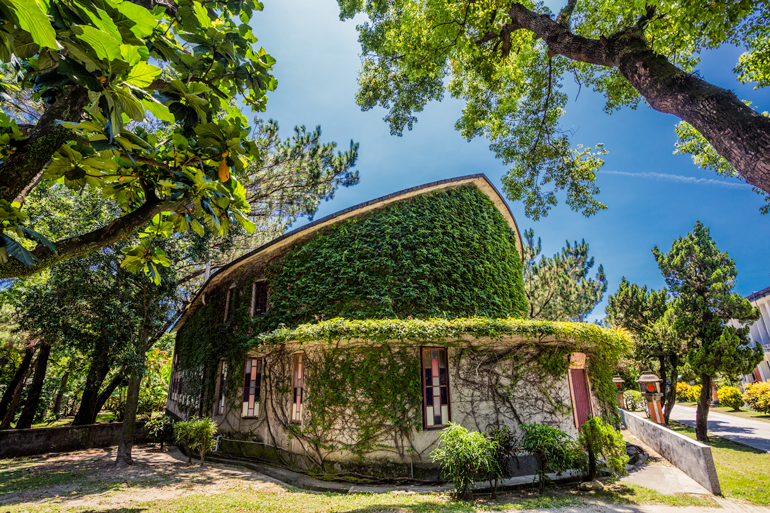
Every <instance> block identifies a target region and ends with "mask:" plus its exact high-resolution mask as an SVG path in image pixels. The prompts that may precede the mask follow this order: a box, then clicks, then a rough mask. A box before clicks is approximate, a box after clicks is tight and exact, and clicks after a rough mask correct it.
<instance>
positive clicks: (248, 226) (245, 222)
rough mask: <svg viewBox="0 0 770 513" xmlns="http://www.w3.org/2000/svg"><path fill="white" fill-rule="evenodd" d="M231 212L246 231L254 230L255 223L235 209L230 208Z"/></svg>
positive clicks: (252, 231) (251, 231)
mask: <svg viewBox="0 0 770 513" xmlns="http://www.w3.org/2000/svg"><path fill="white" fill-rule="evenodd" d="M231 212H232V213H233V215H234V216H235V218H236V219H237V220H238V223H239V224H240V225H241V226H243V229H244V230H246V233H254V230H255V229H256V227H257V225H255V224H254V223H252V222H251V221H249V220H248V219H247V218H246V217H244V216H243V215H241V213H240V212H238V211H237V210H235V209H232V210H231Z"/></svg>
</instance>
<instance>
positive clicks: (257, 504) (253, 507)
mask: <svg viewBox="0 0 770 513" xmlns="http://www.w3.org/2000/svg"><path fill="white" fill-rule="evenodd" d="M63 477H65V476H64V475H59V476H57V478H55V479H54V480H53V481H54V482H56V481H59V479H60V478H63ZM68 482H69V483H71V482H72V481H71V480H69V481H68ZM49 483H51V481H49V480H46V484H49ZM40 484H42V483H40ZM109 489H115V490H119V491H121V492H128V493H130V492H131V488H130V487H129V488H126V487H123V486H121V485H120V483H113V484H112V486H109V485H108V484H107V483H102V485H101V486H100V487H99V490H98V492H100V493H104V492H105V491H107V490H109ZM95 491H96V490H95ZM109 495H113V494H109ZM109 495H103V497H104V498H105V501H104V502H105V503H104V505H103V507H96V508H95V507H94V506H93V505H91V506H88V507H84V508H78V507H71V506H66V507H64V506H63V505H61V504H52V503H44V504H37V505H34V506H32V505H30V504H18V505H3V506H2V511H3V512H4V513H5V512H6V511H7V512H8V513H21V512H52V511H93V512H96V511H126V512H129V511H131V512H135V511H142V512H145V513H153V512H193V511H196V512H197V511H205V512H207V513H208V512H211V513H215V512H230V511H239V512H241V511H259V512H282V513H283V512H285V513H315V512H329V513H331V512H335V513H369V512H370V513H375V512H398V513H406V512H410V513H411V512H414V513H434V512H435V513H439V512H447V513H454V512H468V513H476V512H479V513H480V512H486V511H523V510H532V509H538V510H539V509H545V508H560V507H574V506H587V505H589V504H592V503H596V502H597V501H603V502H609V503H620V504H627V505H638V504H664V505H669V506H703V507H715V506H717V505H716V504H715V503H714V502H713V501H712V500H711V499H709V498H707V497H699V496H693V495H684V494H682V495H662V494H659V493H657V492H655V491H652V490H648V489H646V488H642V487H640V486H636V485H627V484H614V485H610V486H609V487H608V488H607V489H605V491H603V492H598V493H596V492H578V491H575V490H570V489H565V488H551V489H548V490H546V492H545V493H544V494H543V495H538V494H537V493H536V492H534V491H521V492H508V493H501V494H499V496H498V498H497V499H492V498H491V497H490V496H487V495H483V496H477V497H476V498H475V500H474V501H469V502H465V501H457V500H454V499H453V498H452V497H451V496H450V495H448V494H439V493H435V494H418V493H399V492H393V493H354V494H337V493H314V492H308V491H304V490H299V489H294V488H289V489H282V490H280V491H273V490H271V491H254V490H250V489H248V488H246V487H244V488H243V489H238V488H237V487H234V488H231V489H229V490H227V491H226V492H224V493H216V494H206V493H194V494H192V495H187V496H184V497H178V498H174V499H165V500H156V501H149V502H143V503H133V504H131V506H129V507H127V508H126V509H120V508H116V507H115V506H114V505H112V504H110V501H109Z"/></svg>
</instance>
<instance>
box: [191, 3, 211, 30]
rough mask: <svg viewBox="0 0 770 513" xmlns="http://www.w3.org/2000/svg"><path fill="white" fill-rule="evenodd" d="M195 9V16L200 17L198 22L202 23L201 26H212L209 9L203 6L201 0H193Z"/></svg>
mask: <svg viewBox="0 0 770 513" xmlns="http://www.w3.org/2000/svg"><path fill="white" fill-rule="evenodd" d="M193 9H194V12H195V17H196V18H198V23H200V24H201V27H203V28H206V29H207V28H209V27H211V19H210V18H209V12H208V10H207V9H206V8H205V7H203V5H202V4H201V3H200V2H196V1H195V0H193Z"/></svg>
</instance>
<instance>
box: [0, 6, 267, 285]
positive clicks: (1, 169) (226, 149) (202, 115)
mask: <svg viewBox="0 0 770 513" xmlns="http://www.w3.org/2000/svg"><path fill="white" fill-rule="evenodd" d="M261 8H262V4H261V3H260V2H257V1H255V0H237V1H219V0H212V1H207V2H198V1H197V0H178V1H176V0H174V1H166V0H163V1H161V0H150V1H146V2H145V1H138V0H137V1H136V2H130V1H122V0H98V1H94V2H87V1H83V0H72V1H66V2H65V1H52V2H47V1H39V2H36V1H35V0H24V1H15V0H0V18H1V19H2V23H0V61H2V62H4V63H10V64H11V65H12V67H13V73H12V74H11V77H12V80H3V84H2V87H1V88H0V93H2V94H4V97H3V99H4V101H3V113H0V161H1V162H0V277H8V276H19V275H24V274H29V273H31V272H35V271H37V270H38V269H40V268H41V267H43V266H45V265H48V264H50V263H52V262H54V261H56V260H59V259H62V258H67V257H71V256H75V255H78V254H82V253H83V252H86V251H91V250H93V249H95V248H99V247H102V246H105V245H107V244H110V243H112V242H115V241H116V240H118V239H119V238H121V237H124V236H125V235H127V234H130V233H132V232H134V231H136V230H137V229H138V228H140V227H142V226H144V225H146V224H147V223H148V222H149V221H150V220H151V219H153V217H155V216H156V215H157V214H159V213H162V212H165V213H167V215H165V216H164V217H163V218H162V222H161V223H159V224H157V225H156V226H155V227H154V228H153V229H154V230H155V233H156V234H161V235H163V236H170V235H172V234H173V233H175V232H180V231H186V230H191V229H192V230H196V231H198V232H202V231H203V230H202V225H203V224H205V225H206V226H208V227H209V229H210V230H211V231H213V232H215V233H227V231H228V229H229V227H230V226H231V225H232V224H240V225H242V226H243V227H245V228H246V229H248V230H250V229H252V228H253V225H252V223H251V221H250V220H249V219H248V217H247V216H248V214H247V213H246V211H247V210H248V208H249V204H248V202H247V200H246V190H245V188H244V187H243V186H242V185H241V183H240V182H239V180H238V177H239V176H240V175H242V173H243V172H244V170H245V168H246V166H247V164H248V162H249V161H250V160H253V159H255V158H258V157H259V148H258V146H257V143H256V142H255V141H254V140H253V139H252V138H249V137H247V136H248V135H249V132H250V128H249V124H248V119H247V118H246V117H245V116H244V115H243V114H242V113H241V110H240V108H239V101H242V102H243V103H245V104H246V105H247V106H249V107H250V108H251V110H252V111H253V112H258V111H262V110H264V108H265V102H266V101H267V96H266V93H267V91H268V90H272V89H274V88H275V86H276V81H275V79H274V78H273V77H272V76H271V75H270V72H271V67H272V65H273V63H274V62H275V61H274V59H273V58H272V57H270V56H269V55H267V53H266V52H265V51H264V49H259V50H257V49H256V48H255V47H254V46H253V45H254V43H256V41H257V39H256V37H255V36H254V35H253V33H252V31H251V28H250V27H249V26H248V23H249V21H250V18H251V14H252V11H254V10H259V9H261ZM14 100H20V101H21V103H20V102H19V101H14ZM25 101H26V102H31V103H36V104H37V105H39V106H41V107H42V111H40V112H36V111H35V110H34V109H33V110H30V109H26V108H25V105H23V103H24V102H25ZM6 107H7V108H6ZM148 120H149V121H154V122H156V123H157V122H160V123H161V124H162V130H160V131H158V130H150V129H147V128H146V125H147V123H146V122H147V121H148ZM41 179H45V180H53V181H58V182H60V183H63V184H64V185H66V186H67V187H70V188H73V189H80V188H82V187H84V186H85V185H86V184H88V185H91V186H95V187H98V188H100V189H101V190H102V194H103V195H105V196H106V197H109V198H112V199H114V200H115V201H116V202H117V204H118V205H119V207H120V213H119V214H118V216H117V217H116V218H115V219H113V220H112V222H110V223H109V224H107V225H104V226H100V227H99V228H97V229H95V230H92V231H89V232H87V233H74V234H69V235H70V236H69V237H67V238H63V239H61V240H59V241H56V242H55V244H51V243H50V242H48V240H47V239H45V238H43V237H41V236H40V235H38V234H37V233H36V232H33V231H31V230H30V229H29V228H28V227H26V226H24V223H25V213H24V212H23V210H21V202H23V199H24V197H25V196H26V194H28V193H29V191H30V190H31V189H32V188H33V187H34V186H35V184H36V183H38V182H39V180H41ZM24 238H26V239H31V240H34V241H37V242H39V244H38V246H37V248H36V249H34V251H32V252H31V253H30V252H29V251H27V250H26V249H25V248H24V247H23V246H22V245H20V244H19V242H20V241H22V240H23V239H24ZM146 240H147V239H143V240H142V242H141V243H140V244H138V245H137V246H135V247H134V248H133V249H131V250H128V252H127V259H126V263H127V264H128V265H129V266H130V268H132V269H144V271H145V272H146V273H148V274H150V275H151V276H155V275H156V274H157V266H158V265H164V264H166V263H167V262H166V261H165V257H164V256H163V254H162V252H160V251H156V249H155V248H154V247H153V246H152V245H148V244H145V243H144V242H145V241H146ZM30 249H31V248H30ZM9 256H11V257H13V258H8V257H9Z"/></svg>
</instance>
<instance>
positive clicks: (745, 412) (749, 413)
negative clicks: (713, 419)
mask: <svg viewBox="0 0 770 513" xmlns="http://www.w3.org/2000/svg"><path fill="white" fill-rule="evenodd" d="M676 404H681V405H682V406H689V407H691V408H697V407H698V403H690V402H677V403H676ZM709 411H716V412H719V413H726V414H727V415H735V416H736V417H743V418H744V419H753V420H761V421H763V422H770V415H768V414H766V413H760V412H758V411H754V410H749V409H747V408H742V409H741V410H739V411H734V410H733V409H732V408H726V407H724V406H712V407H711V408H709Z"/></svg>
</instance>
